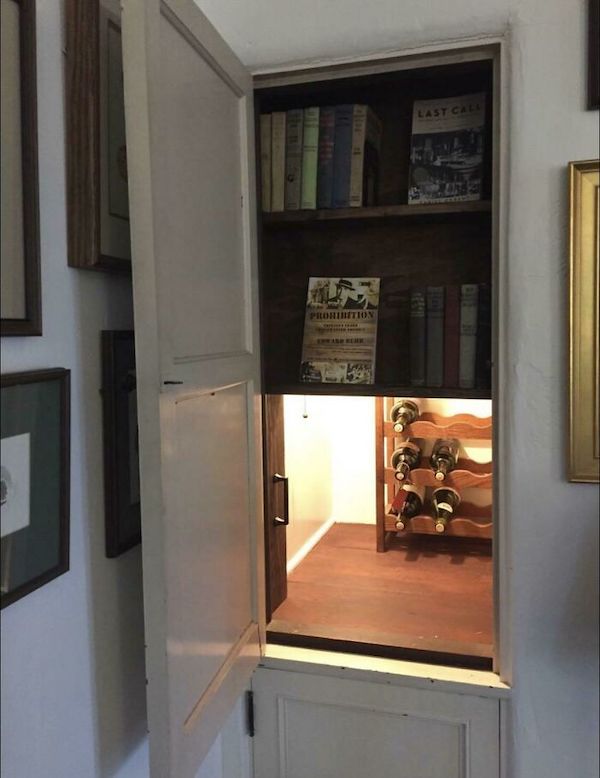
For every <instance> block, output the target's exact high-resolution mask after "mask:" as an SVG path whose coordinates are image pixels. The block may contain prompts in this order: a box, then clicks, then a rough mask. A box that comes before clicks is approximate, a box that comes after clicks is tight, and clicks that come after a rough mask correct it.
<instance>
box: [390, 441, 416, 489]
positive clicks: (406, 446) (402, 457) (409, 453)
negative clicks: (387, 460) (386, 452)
mask: <svg viewBox="0 0 600 778" xmlns="http://www.w3.org/2000/svg"><path fill="white" fill-rule="evenodd" d="M420 458H421V449H420V448H419V446H418V445H417V443H415V441H414V440H406V441H404V443H401V444H400V446H398V448H397V449H395V451H394V453H393V454H392V460H391V463H392V467H393V468H394V470H395V471H396V472H395V473H394V478H395V479H396V480H397V481H405V480H406V479H407V478H408V476H409V474H410V471H411V470H412V469H413V467H416V466H417V465H418V463H419V460H420Z"/></svg>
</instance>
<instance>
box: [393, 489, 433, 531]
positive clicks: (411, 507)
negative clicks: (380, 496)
mask: <svg viewBox="0 0 600 778" xmlns="http://www.w3.org/2000/svg"><path fill="white" fill-rule="evenodd" d="M398 498H399V499H398ZM424 501H425V487H424V486H415V485H414V484H404V485H403V486H402V489H400V490H399V492H398V494H397V495H396V498H395V499H394V502H393V503H392V513H395V514H396V515H397V516H398V518H397V519H396V529H397V530H400V531H402V530H403V529H406V524H407V522H408V521H409V519H412V517H413V516H417V514H419V513H422V512H423V503H424Z"/></svg>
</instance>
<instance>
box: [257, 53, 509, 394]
mask: <svg viewBox="0 0 600 778" xmlns="http://www.w3.org/2000/svg"><path fill="white" fill-rule="evenodd" d="M340 76H341V77H340V78H330V79H324V80H321V81H317V82H307V83H292V84H289V85H286V86H276V87H266V88H264V89H261V88H260V81H259V82H258V83H257V86H258V89H257V90H256V108H255V111H256V116H257V138H259V139H260V116H261V115H266V114H271V115H272V114H274V113H280V114H281V113H284V112H287V111H294V110H296V111H297V110H298V109H307V108H309V107H318V108H323V107H326V106H338V105H366V106H368V107H369V108H370V109H372V112H373V114H374V115H375V116H376V117H377V119H378V121H379V122H380V125H381V142H380V148H379V157H378V172H377V177H376V179H377V191H376V192H375V202H376V204H375V205H369V206H366V207H364V206H363V207H346V208H321V209H317V208H311V209H307V208H305V209H302V208H298V209H294V210H281V211H278V212H267V211H266V212H262V213H261V215H260V225H261V229H260V246H261V252H260V254H261V260H260V261H261V327H262V349H263V388H264V390H265V391H266V392H267V393H271V394H277V393H281V392H285V393H298V394H325V393H326V394H349V395H380V396H394V395H402V394H406V395H407V396H410V395H412V396H423V397H462V398H489V397H490V385H491V380H490V377H489V375H488V376H487V379H486V380H485V381H483V382H482V381H480V382H479V385H476V386H473V387H471V388H465V387H462V388H459V387H449V386H439V385H438V386H435V387H432V386H427V385H421V386H418V387H416V386H414V385H411V380H410V378H409V377H407V376H408V374H407V369H406V366H407V362H408V361H409V360H410V332H409V331H408V330H407V329H406V325H405V321H406V313H405V307H406V296H407V294H409V293H410V290H411V289H413V288H415V287H427V286H438V287H444V288H446V287H449V286H457V285H459V286H460V285H466V284H471V285H486V286H487V287H488V288H489V287H491V284H492V217H493V209H492V197H491V196H492V191H493V187H492V127H493V116H492V109H493V100H492V85H493V73H492V63H491V60H486V59H481V60H474V61H470V62H459V63H455V64H450V65H445V66H433V67H421V68H416V69H414V70H413V69H403V70H398V71H396V72H386V73H374V74H370V75H364V76H353V77H349V78H345V77H343V72H342V71H341V73H340ZM468 94H484V95H485V105H486V112H485V126H484V128H483V134H482V136H483V163H482V165H483V175H482V182H481V192H480V198H479V199H476V200H464V201H458V202H457V201H453V200H448V201H447V202H441V203H438V202H435V203H434V202H430V203H429V202H426V203H422V202H410V203H409V185H410V180H411V179H410V177H411V171H410V166H411V161H410V157H411V138H412V123H413V111H414V106H415V102H416V101H426V100H432V99H438V98H439V99H445V98H450V97H455V96H460V95H468ZM259 152H260V149H259ZM258 158H259V159H260V153H259V154H258ZM258 167H259V170H258V178H259V195H261V193H262V188H261V185H260V177H261V171H260V165H259V166H258ZM258 202H259V204H260V203H261V197H260V196H259V198H258ZM311 277H342V278H348V277H350V278H352V277H355V278H356V277H371V278H380V279H381V285H380V297H379V310H378V325H377V347H376V359H375V380H374V383H372V384H361V385H358V384H356V385H355V384H332V383H308V382H303V381H301V380H300V364H301V353H302V339H303V331H304V318H305V310H306V296H307V284H308V279H309V278H311ZM488 315H490V314H488ZM403 322H404V323H403ZM490 328H491V315H490V322H488V326H487V330H488V333H489V331H490Z"/></svg>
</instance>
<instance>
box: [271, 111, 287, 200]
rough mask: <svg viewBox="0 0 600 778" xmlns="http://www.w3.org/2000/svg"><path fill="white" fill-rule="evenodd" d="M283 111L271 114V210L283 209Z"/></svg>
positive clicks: (284, 119) (284, 118)
mask: <svg viewBox="0 0 600 778" xmlns="http://www.w3.org/2000/svg"><path fill="white" fill-rule="evenodd" d="M285 123H286V115H285V111H275V112H274V113H272V114H271V210H272V211H283V210H284V198H285Z"/></svg>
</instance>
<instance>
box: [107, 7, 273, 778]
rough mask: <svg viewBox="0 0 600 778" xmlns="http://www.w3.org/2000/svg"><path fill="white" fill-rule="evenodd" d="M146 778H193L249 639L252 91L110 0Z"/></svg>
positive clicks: (256, 634) (254, 536)
mask: <svg viewBox="0 0 600 778" xmlns="http://www.w3.org/2000/svg"><path fill="white" fill-rule="evenodd" d="M122 6H123V11H122V34H123V54H124V79H125V104H126V124H127V152H128V168H129V196H130V214H131V232H132V252H133V287H134V304H135V330H136V357H137V375H138V392H139V431H140V460H141V465H140V467H141V489H142V528H143V542H142V545H143V565H144V608H145V621H146V642H147V652H146V667H147V677H148V720H149V729H150V759H151V773H152V776H155V778H187V776H194V775H195V774H196V771H197V769H198V767H199V765H200V763H201V761H202V758H203V757H204V755H205V754H206V753H207V751H208V749H209V747H210V745H211V743H212V742H213V740H214V738H215V737H216V735H217V733H218V732H219V730H220V728H221V726H222V725H223V722H224V721H225V719H226V718H227V715H228V714H229V712H230V710H231V708H232V707H233V704H234V702H235V700H236V699H237V698H238V697H239V694H240V693H241V691H242V690H243V688H244V687H245V685H246V684H247V683H248V681H249V678H250V676H251V673H252V670H253V669H254V667H255V666H256V663H257V661H258V658H259V654H260V646H261V642H264V638H263V635H264V617H263V611H264V575H263V572H264V570H263V568H264V562H263V560H264V555H263V547H262V546H263V542H262V538H263V534H262V529H261V528H260V526H259V525H260V523H261V522H262V509H261V494H262V490H261V489H260V488H257V487H258V485H259V484H260V483H261V480H262V474H261V465H260V458H259V457H260V450H261V447H260V445H259V438H260V379H259V344H258V319H257V268H256V248H255V247H256V240H255V223H256V221H255V203H254V199H255V198H254V138H253V105H252V99H253V98H252V82H251V78H250V76H249V74H248V73H247V72H246V71H245V69H244V68H243V67H242V65H241V64H240V62H239V61H238V60H237V59H236V58H235V56H234V55H233V54H232V53H231V52H230V50H229V49H228V48H227V47H226V45H225V44H224V43H223V41H222V40H221V38H220V37H219V36H218V35H217V33H216V32H215V30H214V29H213V28H212V26H211V25H210V24H209V23H208V21H207V20H206V18H205V17H204V16H203V15H202V14H201V12H200V11H199V10H198V8H197V7H196V5H195V4H194V3H193V2H192V0H165V1H164V2H159V0H123V3H122Z"/></svg>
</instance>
